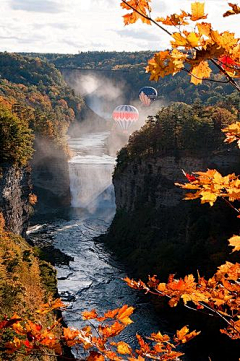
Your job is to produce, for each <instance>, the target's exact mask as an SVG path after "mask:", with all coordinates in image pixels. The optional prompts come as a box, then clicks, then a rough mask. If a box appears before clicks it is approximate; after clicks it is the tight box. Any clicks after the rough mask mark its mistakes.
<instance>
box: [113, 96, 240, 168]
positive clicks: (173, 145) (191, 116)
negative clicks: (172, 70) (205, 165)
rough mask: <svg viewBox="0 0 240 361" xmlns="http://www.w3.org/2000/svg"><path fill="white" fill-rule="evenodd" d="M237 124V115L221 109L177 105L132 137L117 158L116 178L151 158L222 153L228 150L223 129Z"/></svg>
mask: <svg viewBox="0 0 240 361" xmlns="http://www.w3.org/2000/svg"><path fill="white" fill-rule="evenodd" d="M236 120H237V115H236V112H234V111H233V112H230V111H229V110H227V109H224V108H221V107H219V106H203V105H201V104H200V103H199V102H195V103H194V104H193V105H192V106H190V105H187V104H184V103H175V104H173V105H171V106H168V107H163V108H162V109H160V110H159V112H158V113H157V114H156V116H155V117H149V118H148V120H147V122H146V124H145V125H144V126H143V127H142V128H141V129H140V130H139V131H136V132H134V133H133V135H132V136H131V137H130V139H129V142H128V145H127V146H126V147H124V148H122V149H121V150H120V152H119V154H118V157H117V168H116V174H117V173H118V172H119V171H121V170H122V169H123V168H124V167H126V165H127V164H128V163H129V161H132V160H133V159H140V158H141V159H142V158H143V157H148V156H150V155H154V156H155V157H156V156H159V155H165V154H167V155H173V156H175V157H178V156H179V154H180V152H182V151H184V152H185V154H186V155H187V154H189V155H192V156H193V155H195V154H196V153H197V154H199V152H201V151H202V152H206V151H207V152H209V151H215V152H216V151H219V150H221V149H223V148H224V147H226V145H224V144H223V139H224V135H223V133H222V132H221V128H222V127H224V126H226V125H227V124H231V123H233V122H234V121H236Z"/></svg>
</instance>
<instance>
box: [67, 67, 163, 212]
mask: <svg viewBox="0 0 240 361" xmlns="http://www.w3.org/2000/svg"><path fill="white" fill-rule="evenodd" d="M63 75H64V78H65V80H66V82H67V83H68V85H69V86H70V87H71V88H72V89H74V91H75V93H76V94H78V95H80V96H82V97H83V99H84V102H85V106H84V109H83V111H82V113H83V115H82V119H79V120H76V121H75V122H74V123H73V124H72V125H71V126H70V128H69V131H68V134H69V140H68V143H69V147H70V150H71V151H72V157H71V159H70V161H69V177H70V190H71V206H72V207H73V209H75V210H80V211H81V210H83V209H84V210H86V211H87V212H89V213H91V214H96V212H98V211H99V209H100V210H101V211H103V212H104V211H105V210H106V209H112V211H113V212H115V198H114V191H113V186H112V173H113V170H114V164H115V159H116V155H117V152H118V151H119V150H120V149H121V148H122V147H123V146H125V145H126V144H127V142H128V139H129V136H130V135H131V134H132V133H133V132H134V131H136V130H139V129H140V128H141V127H142V126H143V125H144V124H145V122H146V119H147V118H148V116H154V115H155V114H156V113H157V112H158V111H159V109H160V108H161V107H162V106H163V104H162V102H161V101H158V100H156V101H154V102H152V104H151V105H150V106H144V105H143V104H142V103H141V102H140V100H139V98H138V92H136V98H135V99H134V100H131V99H129V96H128V93H129V92H128V90H127V89H128V85H127V83H126V81H125V80H124V79H123V80H119V79H116V78H113V77H112V75H113V74H112V72H108V71H91V70H89V71H88V70H87V71H85V70H84V71H81V70H75V69H74V70H69V71H68V72H66V73H65V72H64V73H63ZM118 75H119V74H118ZM122 104H130V105H133V106H135V107H136V108H137V109H138V111H139V119H138V121H137V122H136V123H133V124H132V125H131V127H129V129H127V131H126V130H125V131H123V130H122V129H121V128H120V127H119V125H118V123H116V122H114V120H113V119H112V113H113V110H114V109H115V108H116V107H117V106H118V105H122Z"/></svg>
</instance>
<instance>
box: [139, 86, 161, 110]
mask: <svg viewBox="0 0 240 361" xmlns="http://www.w3.org/2000/svg"><path fill="white" fill-rule="evenodd" d="M157 95H158V94H157V90H156V89H155V88H153V87H151V86H144V87H143V88H141V89H140V90H139V93H138V96H139V99H140V100H141V102H142V103H143V104H144V105H146V106H149V105H150V104H151V103H152V102H153V101H154V100H155V99H156V98H157Z"/></svg>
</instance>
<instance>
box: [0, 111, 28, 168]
mask: <svg viewBox="0 0 240 361" xmlns="http://www.w3.org/2000/svg"><path fill="white" fill-rule="evenodd" d="M32 143H33V134H32V131H31V129H29V127H28V124H26V123H25V122H23V121H22V120H21V119H19V118H18V117H17V116H16V115H14V114H13V113H12V112H11V111H10V110H9V109H8V108H7V107H5V106H0V162H1V163H3V162H10V163H13V164H16V165H26V164H27V162H28V160H29V158H31V156H32V153H33V147H32Z"/></svg>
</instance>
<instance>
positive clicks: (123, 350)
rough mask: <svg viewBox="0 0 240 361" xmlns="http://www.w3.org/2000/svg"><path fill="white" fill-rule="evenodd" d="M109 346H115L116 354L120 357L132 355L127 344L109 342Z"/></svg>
mask: <svg viewBox="0 0 240 361" xmlns="http://www.w3.org/2000/svg"><path fill="white" fill-rule="evenodd" d="M111 345H113V346H117V352H118V353H120V354H121V355H130V354H131V353H132V349H131V347H130V346H129V344H128V343H126V342H123V341H119V342H111Z"/></svg>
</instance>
